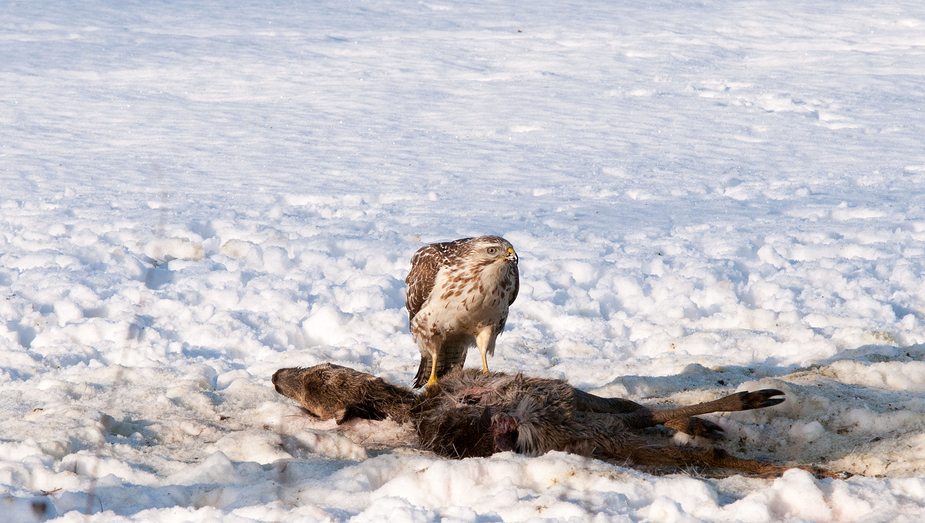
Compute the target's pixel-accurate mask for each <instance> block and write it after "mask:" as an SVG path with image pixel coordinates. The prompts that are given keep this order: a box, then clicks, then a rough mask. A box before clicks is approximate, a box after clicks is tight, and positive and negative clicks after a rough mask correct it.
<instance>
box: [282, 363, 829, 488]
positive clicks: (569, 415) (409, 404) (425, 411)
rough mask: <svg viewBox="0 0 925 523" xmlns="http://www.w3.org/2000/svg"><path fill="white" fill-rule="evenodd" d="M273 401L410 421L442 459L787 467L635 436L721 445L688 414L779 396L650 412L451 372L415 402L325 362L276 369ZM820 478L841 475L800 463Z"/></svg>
mask: <svg viewBox="0 0 925 523" xmlns="http://www.w3.org/2000/svg"><path fill="white" fill-rule="evenodd" d="M273 385H274V386H275V387H276V391H277V392H279V393H280V394H282V395H284V396H287V397H289V398H292V399H294V400H296V401H298V402H299V403H301V404H302V406H303V407H304V408H305V409H306V410H308V411H309V412H310V413H311V414H313V415H315V416H318V417H320V418H322V419H331V418H334V419H336V420H337V422H338V424H340V423H343V422H345V421H348V420H349V419H350V418H351V417H358V418H366V419H384V418H385V417H391V418H392V419H393V420H395V421H397V422H399V423H413V424H414V427H415V431H416V434H417V437H418V445H419V446H420V447H421V448H423V449H426V450H430V451H433V452H435V453H437V454H439V455H441V456H445V457H449V458H466V457H478V456H490V455H491V454H494V453H495V452H503V451H514V452H518V453H521V454H525V455H528V456H537V455H541V454H544V453H546V452H549V451H551V450H557V451H563V452H571V453H573V454H580V455H582V456H588V457H593V458H598V459H602V460H606V461H609V462H612V463H616V464H618V465H634V466H642V467H665V466H671V467H708V468H721V469H730V470H736V471H740V472H748V473H754V474H758V475H762V476H774V475H780V474H782V473H783V472H784V471H785V470H787V469H788V468H791V467H786V466H782V465H775V464H771V463H765V462H761V461H756V460H750V459H743V458H737V457H735V456H731V455H729V454H727V453H726V451H724V450H722V449H720V448H716V447H706V448H704V447H678V446H674V445H664V444H653V443H650V442H648V441H646V439H645V438H644V437H643V436H642V435H641V434H640V433H638V432H637V431H638V429H642V428H646V427H653V426H655V425H659V424H663V425H666V426H671V427H673V428H676V429H678V430H680V431H682V432H685V433H687V434H692V435H700V436H706V437H713V438H718V437H719V436H721V435H722V428H720V427H719V426H718V425H716V424H715V423H712V422H710V421H707V420H703V419H700V418H696V417H693V416H696V415H699V414H708V413H711V412H734V411H742V410H750V409H758V408H764V407H770V406H772V405H777V404H778V403H781V402H782V401H784V399H783V398H780V397H778V396H782V395H783V393H782V392H781V391H779V390H773V389H765V390H759V391H755V392H738V393H735V394H732V395H729V396H726V397H723V398H720V399H718V400H715V401H710V402H707V403H700V404H697V405H692V406H689V407H682V408H677V409H663V410H654V409H649V408H647V407H644V406H642V405H640V404H638V403H634V402H632V401H629V400H624V399H618V398H601V397H598V396H595V395H593V394H589V393H587V392H583V391H580V390H577V389H575V388H574V387H572V386H570V385H569V384H568V383H566V382H564V381H562V380H553V379H541V378H529V377H525V376H523V375H522V374H515V375H510V374H504V373H498V372H495V373H487V374H486V373H484V372H480V371H478V370H476V369H467V370H458V371H454V372H451V373H450V374H447V375H445V376H443V377H442V378H440V380H439V381H438V382H437V383H436V384H435V385H434V386H429V387H427V389H426V390H425V391H424V392H423V393H421V394H420V395H417V396H416V395H415V394H414V393H413V392H411V391H410V390H409V389H407V388H404V387H399V386H396V385H393V384H390V383H387V382H385V381H383V380H382V379H380V378H376V377H374V376H371V375H369V374H366V373H363V372H358V371H355V370H353V369H349V368H347V367H341V366H338V365H332V364H329V363H325V364H321V365H317V366H315V367H311V368H306V369H302V368H289V369H280V370H279V371H277V372H276V373H275V374H274V375H273ZM795 468H800V469H803V470H807V471H810V472H812V473H814V474H816V475H817V476H826V477H842V476H841V475H840V474H836V473H832V472H829V471H826V470H823V469H818V468H815V467H809V466H802V465H798V466H796V467H795Z"/></svg>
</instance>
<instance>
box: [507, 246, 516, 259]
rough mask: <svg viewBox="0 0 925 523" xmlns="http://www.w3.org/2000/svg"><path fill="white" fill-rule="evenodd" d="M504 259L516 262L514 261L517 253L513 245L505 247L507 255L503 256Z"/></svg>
mask: <svg viewBox="0 0 925 523" xmlns="http://www.w3.org/2000/svg"><path fill="white" fill-rule="evenodd" d="M504 259H505V260H508V261H512V262H516V261H517V253H516V252H514V248H513V247H508V248H507V256H505V257H504Z"/></svg>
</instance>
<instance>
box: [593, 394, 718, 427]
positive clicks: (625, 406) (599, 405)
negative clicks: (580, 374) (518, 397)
mask: <svg viewBox="0 0 925 523" xmlns="http://www.w3.org/2000/svg"><path fill="white" fill-rule="evenodd" d="M575 408H576V410H578V411H582V412H597V413H601V414H631V413H633V412H639V411H646V412H648V411H649V409H647V408H646V407H644V406H642V405H640V404H638V403H636V402H633V401H630V400H627V399H622V398H602V397H600V396H595V395H594V394H591V393H588V392H585V391H583V390H578V389H575ZM655 424H657V422H655ZM662 425H665V426H666V427H668V428H672V429H674V430H677V431H678V432H683V433H684V434H689V435H691V436H700V437H703V438H709V439H721V438H722V437H723V429H722V427H720V426H719V425H717V424H716V423H713V422H712V421H707V420H705V419H700V418H694V417H691V418H680V417H679V418H673V419H669V420H666V421H664V422H663V423H662ZM646 426H649V425H646Z"/></svg>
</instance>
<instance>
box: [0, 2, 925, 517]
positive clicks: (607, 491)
mask: <svg viewBox="0 0 925 523" xmlns="http://www.w3.org/2000/svg"><path fill="white" fill-rule="evenodd" d="M923 108H925V4H922V3H921V2H918V1H888V2H841V1H833V0H823V1H817V2H802V1H792V0H784V1H774V2H772V1H749V0H744V1H730V2H718V1H710V0H708V1H705V2H686V1H658V0H656V1H644V2H642V1H638V2H633V1H627V2H570V1H564V0H556V1H538V2H492V1H474V2H458V3H454V2H445V1H434V2H390V1H381V0H377V1H349V0H336V1H317V2H243V1H239V0H230V1H225V2H210V1H194V2H159V1H154V2H108V1H102V0H88V1H83V2H64V1H62V2H51V1H35V2H3V3H0V416H2V419H3V420H4V421H3V423H2V424H0V520H9V521H21V520H22V519H21V518H27V517H28V518H31V517H33V516H32V514H31V511H30V507H31V503H32V502H33V501H37V502H39V503H41V502H47V503H49V505H48V513H47V514H46V515H47V516H54V515H55V514H57V517H58V519H57V520H58V521H70V522H76V521H94V522H124V521H164V522H168V521H170V522H174V521H189V522H205V521H219V520H221V521H230V522H251V521H261V522H262V521H314V520H318V521H329V520H334V521H341V520H348V519H353V520H355V521H374V520H391V521H436V520H438V519H441V518H442V519H445V520H448V521H498V520H509V521H515V520H528V519H532V520H535V521H539V520H544V519H567V518H576V519H578V520H590V519H596V520H602V521H603V520H615V521H644V520H652V521H755V522H760V521H776V520H790V519H794V520H801V521H833V520H841V521H848V520H858V521H921V519H920V518H921V517H922V512H923V510H925V434H923V427H925V394H923V393H925V328H923V327H925V281H923V279H925V110H923ZM479 234H498V235H502V236H504V237H506V238H507V239H509V240H510V241H511V242H512V243H513V244H514V246H515V248H516V249H517V251H518V254H519V255H520V258H521V264H520V269H521V281H522V286H521V291H520V296H519V298H518V299H517V301H516V302H515V304H514V306H513V308H512V311H511V317H510V319H509V321H508V327H507V330H506V332H505V334H504V335H503V336H502V337H501V338H500V339H499V344H498V351H497V354H496V355H495V357H494V358H492V359H491V360H490V362H489V364H490V366H491V368H492V369H494V370H499V371H509V372H514V371H524V372H526V373H529V374H531V375H537V376H546V377H554V378H563V379H567V380H569V381H570V382H571V383H572V384H574V385H575V386H577V387H580V388H583V389H586V390H590V391H595V392H597V393H600V394H604V395H614V396H623V397H628V398H631V399H634V400H637V401H642V402H648V403H654V404H665V405H678V404H685V403H692V402H697V401H703V400H708V399H714V398H716V397H719V396H721V395H723V394H725V393H727V392H729V391H732V390H742V389H753V388H756V387H766V386H773V387H777V388H781V389H783V390H785V391H786V393H787V397H788V400H787V402H786V403H784V404H783V405H781V406H779V407H775V408H772V409H767V410H765V411H761V412H751V413H735V414H728V415H717V416H712V417H711V419H713V420H716V421H717V423H720V424H721V425H722V426H723V427H724V428H725V429H726V432H727V436H728V438H727V440H726V442H725V443H724V446H725V448H727V449H728V450H729V451H731V452H734V453H736V454H738V455H741V456H746V457H757V458H762V459H768V460H772V461H777V462H783V463H814V464H817V465H820V466H825V467H828V468H831V469H835V470H843V471H848V472H851V473H854V474H856V476H854V477H852V478H851V479H848V480H846V481H843V480H837V481H836V480H828V479H827V480H816V479H814V478H812V477H811V476H810V475H809V474H807V473H804V472H801V471H796V470H792V471H790V472H788V473H787V474H786V475H784V476H783V477H782V478H780V479H776V480H760V479H752V478H745V477H741V476H732V477H729V478H726V479H708V478H701V477H699V476H698V475H697V474H696V473H693V474H690V473H681V474H675V475H668V476H651V475H647V474H643V473H640V472H638V471H634V470H632V469H627V468H623V467H618V466H614V465H610V464H607V463H603V462H599V461H594V460H588V459H584V458H579V457H576V456H571V455H566V454H557V453H553V454H549V455H546V456H543V457H540V458H525V457H522V456H517V455H514V454H509V453H508V454H499V455H496V456H494V457H492V458H490V459H471V460H463V461H447V460H443V459H439V458H435V457H433V456H430V455H427V454H421V453H419V452H414V451H413V450H411V449H401V448H400V449H399V450H396V451H391V450H388V448H389V445H391V444H394V443H395V442H396V441H398V440H400V439H401V437H402V436H403V434H402V433H401V431H400V429H398V428H397V427H395V426H394V425H390V424H389V423H384V424H380V425H379V426H375V425H371V424H368V423H365V422H360V423H355V424H353V425H352V426H350V427H346V428H343V429H342V430H340V431H338V430H336V429H335V426H334V425H333V424H332V423H331V422H319V421H317V420H312V419H309V418H307V417H305V416H303V415H302V413H301V411H300V410H299V408H298V407H297V406H296V405H295V403H293V402H292V401H290V400H288V399H286V398H284V397H282V396H279V395H278V394H276V393H275V392H274V391H273V389H272V386H271V385H270V381H269V378H270V376H271V374H272V373H273V371H275V370H276V369H278V368H281V367H290V366H308V365H314V364H317V363H320V362H325V361H330V362H334V363H338V364H342V365H347V366H350V367H353V368H356V369H359V370H362V371H367V372H371V373H374V374H376V375H379V376H382V377H384V378H386V379H388V380H391V381H394V382H396V383H402V384H408V383H410V381H411V378H412V377H413V374H414V371H415V370H416V367H417V362H418V359H419V355H418V350H417V348H416V346H415V344H414V342H413V340H412V338H411V336H410V335H409V334H408V331H407V316H406V312H405V310H404V309H403V305H404V302H403V292H404V283H403V280H404V277H405V275H406V273H407V270H408V268H409V260H410V257H411V254H412V253H413V252H414V251H415V250H416V249H417V248H419V247H420V246H421V245H423V244H424V243H429V242H433V241H442V240H450V239H454V238H460V237H464V236H471V235H479ZM473 364H477V358H475V357H474V356H473V357H470V361H469V365H473ZM679 442H681V441H679ZM693 443H695V444H699V443H701V442H693ZM85 512H90V513H92V515H90V516H87V515H84V514H83V513H85Z"/></svg>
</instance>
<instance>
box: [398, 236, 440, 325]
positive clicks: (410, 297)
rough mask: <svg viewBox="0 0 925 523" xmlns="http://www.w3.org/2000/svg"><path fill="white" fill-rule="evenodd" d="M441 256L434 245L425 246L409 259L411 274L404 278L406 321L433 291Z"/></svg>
mask: <svg viewBox="0 0 925 523" xmlns="http://www.w3.org/2000/svg"><path fill="white" fill-rule="evenodd" d="M442 260H443V256H442V255H441V254H440V251H438V250H437V249H436V248H435V246H434V245H425V246H423V247H421V248H420V249H418V251H417V252H416V253H414V256H412V257H411V272H409V273H408V277H407V278H405V285H406V286H407V287H408V289H407V291H406V292H405V308H407V309H408V321H409V322H410V321H411V320H413V319H414V316H415V315H416V314H417V313H418V311H420V310H421V307H423V306H424V302H425V301H427V297H428V296H430V293H431V291H433V290H434V282H435V281H436V280H437V272H438V271H439V270H440V266H441V265H442Z"/></svg>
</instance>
